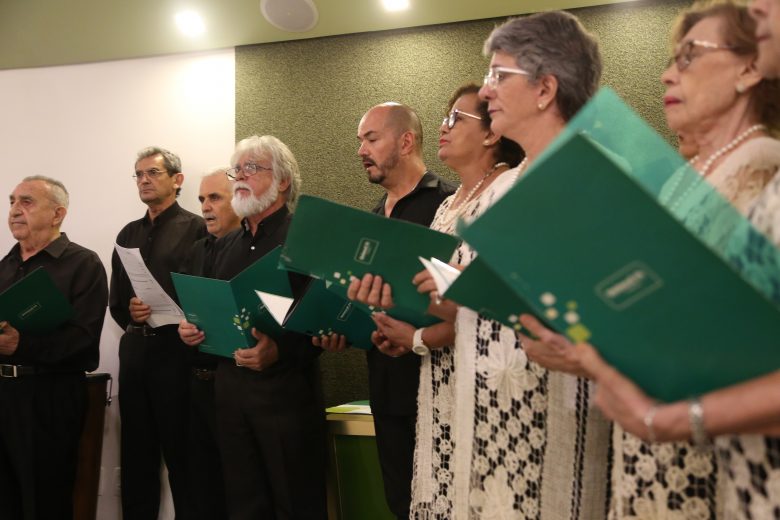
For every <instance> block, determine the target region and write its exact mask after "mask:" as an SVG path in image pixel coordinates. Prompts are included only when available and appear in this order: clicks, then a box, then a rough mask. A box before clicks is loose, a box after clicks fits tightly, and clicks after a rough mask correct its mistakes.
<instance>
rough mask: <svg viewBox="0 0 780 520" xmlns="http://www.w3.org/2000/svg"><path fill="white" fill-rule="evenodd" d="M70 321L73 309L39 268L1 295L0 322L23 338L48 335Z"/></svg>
mask: <svg viewBox="0 0 780 520" xmlns="http://www.w3.org/2000/svg"><path fill="white" fill-rule="evenodd" d="M72 317H73V307H71V305H70V303H69V302H68V300H67V298H65V295H63V294H62V293H61V292H60V290H59V289H57V286H56V285H54V281H52V279H51V276H49V273H47V272H46V270H45V269H44V268H42V267H38V268H37V269H35V270H34V271H33V272H31V273H30V274H28V275H27V276H25V277H24V278H22V279H21V280H19V281H18V282H16V283H14V284H13V285H12V286H10V287H9V288H8V289H6V290H5V291H3V293H2V294H0V321H8V323H10V324H11V326H12V327H14V328H15V329H17V330H18V331H19V332H21V333H23V334H47V333H49V332H51V331H53V330H55V329H56V328H57V327H59V326H60V325H62V324H63V323H65V322H66V321H68V320H69V319H71V318H72Z"/></svg>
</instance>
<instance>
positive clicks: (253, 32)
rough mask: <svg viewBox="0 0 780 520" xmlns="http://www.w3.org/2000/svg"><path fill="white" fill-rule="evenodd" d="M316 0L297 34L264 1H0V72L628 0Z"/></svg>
mask: <svg viewBox="0 0 780 520" xmlns="http://www.w3.org/2000/svg"><path fill="white" fill-rule="evenodd" d="M277 1H281V2H285V1H292V0H277ZM313 1H314V4H315V5H316V7H317V9H318V11H319V20H318V22H317V24H316V25H315V26H314V27H313V28H312V29H310V30H308V31H306V32H301V33H298V32H287V31H283V30H280V29H277V28H276V27H274V26H272V25H271V24H270V23H268V22H267V21H266V20H265V19H264V18H263V16H262V14H261V12H260V0H219V1H215V0H0V69H15V68H27V67H42V66H50V65H66V64H74V63H87V62H95V61H106V60H117V59H125V58H137V57H142V56H155V55H162V54H173V53H182V52H194V51H204V50H211V49H220V48H228V47H234V46H238V45H247V44H253V43H266V42H276V41H284V40H295V39H305V38H317V37H322V36H332V35H338V34H349V33H359V32H369V31H381V30H387V29H397V28H402V27H416V26H422V25H433V24H440V23H449V22H459V21H464V20H477V19H484V18H494V17H502V16H508V15H513V14H523V13H528V12H535V11H540V10H549V9H568V8H576V7H587V6H593V5H601V4H612V3H621V2H625V1H629V0H410V4H411V7H410V8H409V9H408V10H406V11H401V12H387V11H385V9H384V8H383V7H382V5H381V1H380V0H313ZM300 2H301V0H298V3H300ZM184 9H190V10H194V11H196V12H198V13H200V15H201V16H202V17H203V18H204V20H205V25H206V31H205V33H204V34H203V35H201V36H198V37H186V36H184V35H182V34H181V33H180V32H179V30H178V29H177V27H176V26H175V23H174V16H175V14H176V13H177V12H179V11H180V10H184Z"/></svg>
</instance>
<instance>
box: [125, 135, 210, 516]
mask: <svg viewBox="0 0 780 520" xmlns="http://www.w3.org/2000/svg"><path fill="white" fill-rule="evenodd" d="M134 177H135V180H136V184H137V187H138V194H139V197H140V198H141V201H142V202H143V203H144V204H146V206H147V211H146V213H145V214H144V216H143V218H141V219H139V220H136V221H133V222H130V223H129V224H127V225H126V226H125V227H124V228H123V229H122V230H121V231H120V232H119V235H118V236H117V239H116V243H117V244H118V245H120V246H122V247H128V248H140V252H141V256H142V257H143V259H144V262H145V263H146V266H147V267H148V268H149V271H150V272H151V273H152V275H153V276H154V278H155V280H157V282H158V283H159V284H160V286H161V287H162V288H163V289H164V290H165V292H166V293H167V294H168V295H169V296H171V297H172V298H174V299H175V298H176V292H175V290H174V287H173V281H172V279H171V272H180V271H181V270H182V268H183V264H184V262H185V260H186V256H187V254H188V252H189V251H190V249H191V248H192V244H193V243H194V242H195V241H196V240H198V239H199V238H201V237H203V236H205V235H206V228H205V225H204V222H203V219H202V218H201V217H199V216H197V215H194V214H193V213H190V212H189V211H186V210H184V209H183V208H181V207H180V206H179V205H178V204H177V203H176V197H177V195H178V193H179V191H180V189H181V185H182V183H183V182H184V175H183V174H182V173H181V161H180V160H179V158H178V157H177V156H176V155H174V154H173V153H171V152H169V151H168V150H165V149H162V148H156V147H150V148H145V149H144V150H141V151H140V152H139V153H138V158H137V160H136V163H135V175H134ZM109 307H110V310H111V316H113V318H114V320H115V321H116V322H117V324H119V326H120V327H122V328H123V329H125V333H124V334H123V335H122V339H121V340H120V342H119V411H120V418H121V447H120V451H121V464H122V473H121V475H122V513H123V518H124V520H134V519H143V520H147V519H148V520H155V519H156V518H157V515H158V510H159V505H160V453H161V452H162V456H163V458H164V459H165V464H166V465H167V467H168V480H169V483H170V486H171V495H172V496H173V505H174V508H175V509H176V515H177V516H178V517H180V518H187V517H188V516H189V513H188V508H189V507H190V504H191V501H190V496H189V492H188V489H189V485H188V478H189V476H188V473H187V430H188V421H189V417H188V410H189V384H190V373H191V366H190V352H189V349H187V347H186V346H185V345H184V344H183V343H182V342H181V340H180V339H179V337H178V334H177V332H176V328H177V327H176V325H164V326H160V327H152V326H150V325H149V324H147V320H148V319H149V318H150V316H151V313H152V310H151V308H150V307H149V306H148V305H145V304H144V302H142V301H141V300H140V299H139V298H138V297H136V295H135V293H134V291H133V287H132V285H131V283H130V279H129V278H128V276H127V272H126V271H125V269H124V267H123V266H122V263H121V261H120V260H119V256H118V255H117V254H116V252H115V253H114V256H113V259H112V273H111V296H110V301H109Z"/></svg>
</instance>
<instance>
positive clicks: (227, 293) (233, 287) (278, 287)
mask: <svg viewBox="0 0 780 520" xmlns="http://www.w3.org/2000/svg"><path fill="white" fill-rule="evenodd" d="M280 252H281V247H277V248H276V249H274V250H273V251H271V252H270V253H268V254H266V255H265V256H263V257H262V258H260V259H259V260H257V261H256V262H255V263H253V264H252V265H250V266H249V267H247V268H246V269H244V270H243V271H241V272H240V273H239V274H237V275H236V276H235V277H234V278H233V279H232V280H230V281H226V280H215V279H213V278H203V277H200V276H190V275H185V274H179V273H171V276H172V278H173V285H174V286H175V287H176V294H177V295H178V296H179V302H180V303H181V307H182V309H183V310H184V314H185V316H186V317H187V321H189V322H190V323H194V324H195V325H197V326H198V328H199V329H201V330H202V331H203V332H205V333H206V339H205V340H204V341H203V343H201V344H200V345H199V347H198V348H199V349H200V350H201V351H202V352H207V353H209V354H216V355H218V356H224V357H233V352H234V351H235V350H236V349H237V348H246V347H251V346H253V345H254V344H255V343H256V342H257V340H255V339H254V337H253V336H252V327H255V328H257V329H258V330H259V331H262V332H264V333H265V334H268V335H269V336H271V337H273V338H274V339H278V338H279V337H280V336H281V335H282V333H283V332H284V330H283V329H282V328H281V327H280V326H279V324H278V323H276V320H274V318H273V316H271V314H270V313H269V311H268V309H266V308H265V307H264V306H263V305H262V303H261V302H260V301H259V300H258V299H257V296H256V295H255V290H263V291H266V292H270V293H274V294H281V295H283V296H292V291H291V289H290V283H289V280H288V277H287V272H286V271H282V270H280V269H278V268H277V265H278V264H279V253H280Z"/></svg>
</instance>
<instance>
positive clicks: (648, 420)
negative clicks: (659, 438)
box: [642, 405, 658, 444]
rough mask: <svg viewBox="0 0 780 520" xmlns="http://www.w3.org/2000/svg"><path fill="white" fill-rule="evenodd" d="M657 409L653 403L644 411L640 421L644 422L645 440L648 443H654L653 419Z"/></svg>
mask: <svg viewBox="0 0 780 520" xmlns="http://www.w3.org/2000/svg"><path fill="white" fill-rule="evenodd" d="M657 411H658V406H657V405H653V406H651V407H650V409H649V410H647V412H645V416H644V417H643V418H642V422H643V423H645V428H647V440H648V442H649V443H650V444H653V443H655V430H653V419H655V414H656V412H657Z"/></svg>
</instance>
